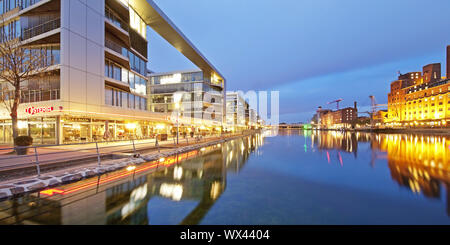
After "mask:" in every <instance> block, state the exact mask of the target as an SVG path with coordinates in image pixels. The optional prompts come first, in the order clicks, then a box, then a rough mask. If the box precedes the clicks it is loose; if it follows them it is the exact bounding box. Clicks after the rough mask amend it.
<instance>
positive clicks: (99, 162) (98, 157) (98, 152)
mask: <svg viewBox="0 0 450 245" xmlns="http://www.w3.org/2000/svg"><path fill="white" fill-rule="evenodd" d="M95 147H96V148H97V161H98V166H99V167H100V166H101V165H102V163H101V160H100V151H99V150H98V142H95Z"/></svg>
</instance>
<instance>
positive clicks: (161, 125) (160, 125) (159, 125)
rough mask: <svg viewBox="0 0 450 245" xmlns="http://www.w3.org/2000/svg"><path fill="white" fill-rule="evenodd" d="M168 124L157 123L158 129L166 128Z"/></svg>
mask: <svg viewBox="0 0 450 245" xmlns="http://www.w3.org/2000/svg"><path fill="white" fill-rule="evenodd" d="M165 128H166V126H165V125H164V124H157V125H156V129H165Z"/></svg>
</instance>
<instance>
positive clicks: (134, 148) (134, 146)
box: [131, 139, 136, 156]
mask: <svg viewBox="0 0 450 245" xmlns="http://www.w3.org/2000/svg"><path fill="white" fill-rule="evenodd" d="M131 141H132V142H133V152H134V155H135V156H136V145H135V144H134V139H132V140H131Z"/></svg>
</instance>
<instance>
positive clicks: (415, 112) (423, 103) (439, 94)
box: [386, 46, 450, 127]
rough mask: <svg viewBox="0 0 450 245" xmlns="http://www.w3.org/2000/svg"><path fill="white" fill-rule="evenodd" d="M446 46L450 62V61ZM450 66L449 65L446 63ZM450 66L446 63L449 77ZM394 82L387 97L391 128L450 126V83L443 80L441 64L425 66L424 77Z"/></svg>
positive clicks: (388, 120)
mask: <svg viewBox="0 0 450 245" xmlns="http://www.w3.org/2000/svg"><path fill="white" fill-rule="evenodd" d="M449 47H450V46H448V47H447V60H449V59H450V49H449ZM447 63H448V62H447ZM449 70H450V67H449V65H448V64H447V74H449V72H450V71H449ZM402 78H403V79H401V77H399V80H397V81H394V82H392V83H391V91H390V93H389V94H388V114H387V119H386V122H387V124H388V125H389V126H415V127H419V126H420V127H444V126H448V124H449V123H450V80H449V79H448V78H447V79H442V78H441V64H439V63H434V64H429V65H426V66H424V67H423V76H422V77H420V76H414V80H411V77H408V79H406V78H405V77H402Z"/></svg>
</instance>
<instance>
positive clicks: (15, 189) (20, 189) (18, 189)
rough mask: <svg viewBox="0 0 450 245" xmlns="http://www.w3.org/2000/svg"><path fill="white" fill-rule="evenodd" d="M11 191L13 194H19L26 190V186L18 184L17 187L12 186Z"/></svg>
mask: <svg viewBox="0 0 450 245" xmlns="http://www.w3.org/2000/svg"><path fill="white" fill-rule="evenodd" d="M9 191H11V193H12V194H13V195H17V194H21V193H24V192H25V188H23V187H21V186H17V187H12V188H11V189H9Z"/></svg>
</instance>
